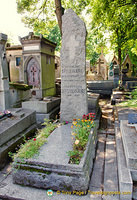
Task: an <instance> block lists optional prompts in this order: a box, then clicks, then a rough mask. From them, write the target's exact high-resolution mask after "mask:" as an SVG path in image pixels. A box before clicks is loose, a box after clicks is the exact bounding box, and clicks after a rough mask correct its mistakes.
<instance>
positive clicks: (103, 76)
mask: <svg viewBox="0 0 137 200" xmlns="http://www.w3.org/2000/svg"><path fill="white" fill-rule="evenodd" d="M96 64H97V80H107V77H108V69H107V68H108V64H107V61H106V59H105V57H104V55H103V50H102V51H101V55H100V56H99V59H98V61H97V62H96Z"/></svg>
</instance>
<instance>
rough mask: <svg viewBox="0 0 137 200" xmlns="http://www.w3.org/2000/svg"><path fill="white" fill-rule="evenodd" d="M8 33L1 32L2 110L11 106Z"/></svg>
mask: <svg viewBox="0 0 137 200" xmlns="http://www.w3.org/2000/svg"><path fill="white" fill-rule="evenodd" d="M6 41H7V35H5V34H3V33H0V111H2V110H5V109H7V108H9V103H10V102H9V77H8V75H9V73H8V65H7V60H6V53H5V44H6Z"/></svg>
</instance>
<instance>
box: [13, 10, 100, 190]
mask: <svg viewBox="0 0 137 200" xmlns="http://www.w3.org/2000/svg"><path fill="white" fill-rule="evenodd" d="M85 36H86V28H85V24H84V22H83V21H82V20H81V19H80V18H79V17H78V16H77V15H76V14H75V12H74V11H73V10H72V9H69V10H67V11H66V13H65V14H64V15H63V41H62V52H61V54H62V55H61V62H62V63H61V65H62V66H63V67H62V75H61V76H62V89H61V90H62V91H61V92H62V95H61V119H62V121H63V120H65V121H72V120H73V118H74V117H75V118H76V117H78V118H79V117H80V118H82V115H83V114H87V112H88V103H87V93H86V82H85V75H86V74H85V71H86V70H85ZM70 45H71V46H70ZM70 49H71V50H72V53H71V51H70ZM72 75H73V76H72ZM70 80H73V82H72V83H70ZM96 99H98V97H96ZM94 104H95V106H96V101H95V102H94ZM39 106H42V105H39ZM50 106H51V105H50V104H49V107H50ZM47 108H48V107H47ZM74 113H75V115H74ZM71 125H72V124H70V123H68V124H66V125H62V126H60V127H58V128H56V129H55V130H54V131H53V132H52V133H51V134H50V136H49V137H48V138H47V143H45V144H44V145H43V146H42V147H41V148H40V150H39V154H38V155H37V156H34V157H32V158H30V159H25V160H24V161H25V163H24V162H22V160H20V159H18V160H17V161H15V163H14V164H15V165H14V167H15V169H17V170H15V171H14V173H13V174H12V176H13V181H14V183H17V184H21V185H27V186H32V187H37V188H44V189H49V188H50V189H52V190H60V191H61V190H64V191H71V192H72V191H76V190H77V191H82V192H86V191H87V189H88V187H89V181H90V175H91V172H92V167H93V159H94V158H95V149H96V143H97V129H98V127H99V120H98V119H96V120H95V127H94V128H93V129H91V132H90V134H89V138H88V143H87V145H86V149H85V152H84V154H83V157H82V159H81V161H80V163H79V164H70V162H69V160H70V157H69V156H68V155H67V152H68V151H70V150H72V144H73V141H72V136H71V131H72V129H71ZM18 166H20V168H18Z"/></svg>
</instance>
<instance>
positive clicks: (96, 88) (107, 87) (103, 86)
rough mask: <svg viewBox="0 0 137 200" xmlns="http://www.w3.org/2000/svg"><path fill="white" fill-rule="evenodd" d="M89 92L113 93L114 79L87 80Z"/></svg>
mask: <svg viewBox="0 0 137 200" xmlns="http://www.w3.org/2000/svg"><path fill="white" fill-rule="evenodd" d="M87 88H88V92H92V93H97V94H103V95H104V94H106V95H111V94H112V89H113V88H114V82H113V81H87Z"/></svg>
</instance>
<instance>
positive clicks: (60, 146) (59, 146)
mask: <svg viewBox="0 0 137 200" xmlns="http://www.w3.org/2000/svg"><path fill="white" fill-rule="evenodd" d="M95 123H96V127H95V128H94V129H92V130H91V134H90V135H89V141H88V144H87V147H86V150H85V152H84V156H83V158H82V160H81V162H80V164H79V165H76V164H69V163H68V162H69V157H68V156H67V154H66V152H67V151H69V150H71V149H72V139H71V125H70V124H67V125H64V126H61V127H59V128H57V129H55V130H54V131H53V132H52V134H51V135H50V136H49V137H48V142H47V143H45V144H44V145H43V146H42V147H41V149H40V151H39V154H38V155H37V156H35V157H33V158H31V159H27V160H24V161H25V162H22V161H21V160H17V162H16V163H15V168H18V165H19V166H20V168H19V169H18V170H16V169H15V170H14V171H15V172H14V173H13V181H14V183H17V184H21V185H26V186H27V185H28V186H32V187H37V188H43V189H47V188H50V189H53V190H64V191H66V190H68V191H74V190H78V191H86V190H87V189H88V185H89V180H90V174H91V171H92V166H93V158H94V157H95V146H96V142H97V128H98V126H99V121H98V120H96V121H95Z"/></svg>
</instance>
